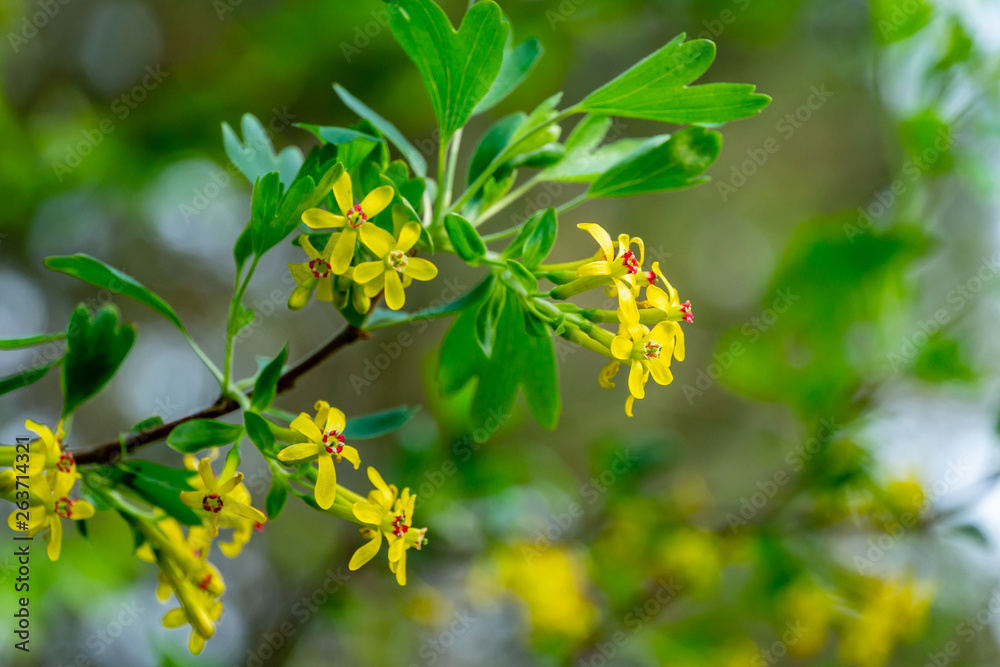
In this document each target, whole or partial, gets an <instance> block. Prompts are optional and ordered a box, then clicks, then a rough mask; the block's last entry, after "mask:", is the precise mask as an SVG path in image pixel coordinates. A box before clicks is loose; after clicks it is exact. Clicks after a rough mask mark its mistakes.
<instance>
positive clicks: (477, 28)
mask: <svg viewBox="0 0 1000 667" xmlns="http://www.w3.org/2000/svg"><path fill="white" fill-rule="evenodd" d="M386 8H387V9H388V11H389V25H390V27H391V28H392V32H393V34H394V35H395V36H396V40H397V41H398V42H399V44H400V46H402V47H403V50H404V51H405V52H406V54H407V55H408V56H409V57H410V60H412V61H413V63H414V64H415V65H416V66H417V70H418V71H419V72H420V77H421V78H422V79H423V81H424V86H425V87H426V88H427V92H428V94H429V95H430V98H431V104H432V106H433V107H434V113H435V115H436V116H437V119H438V127H439V128H440V130H441V141H442V143H445V144H446V143H447V142H448V141H449V140H450V139H451V137H452V135H453V134H455V131H456V130H458V129H459V128H461V127H462V126H463V125H465V123H466V121H467V120H469V117H470V116H471V115H472V112H473V109H475V107H476V105H477V104H478V103H479V102H480V101H481V100H482V99H483V98H484V97H485V96H486V94H487V93H488V92H489V91H490V88H491V87H492V85H493V82H494V81H495V80H496V78H497V74H498V73H499V72H500V66H501V63H502V61H503V50H504V45H505V43H506V41H507V33H508V31H509V29H510V25H509V24H508V23H507V22H506V21H504V19H503V14H502V12H501V11H500V7H499V6H497V4H496V3H495V2H492V1H491V0H485V1H483V2H478V3H476V4H474V5H472V6H471V7H470V8H469V11H468V12H467V13H466V15H465V18H464V19H463V20H462V25H461V26H460V27H459V29H458V31H457V32H456V31H455V30H454V29H453V28H452V25H451V21H449V20H448V16H447V14H445V13H444V10H442V9H441V8H440V7H438V6H437V4H435V3H434V2H432V0H392V1H390V2H387V3H386Z"/></svg>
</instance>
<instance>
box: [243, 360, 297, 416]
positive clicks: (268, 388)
mask: <svg viewBox="0 0 1000 667" xmlns="http://www.w3.org/2000/svg"><path fill="white" fill-rule="evenodd" d="M287 359H288V343H285V346H284V347H282V348H281V352H279V353H278V356H276V357H275V358H274V359H273V360H272V361H271V362H270V363H269V364H268V365H267V366H264V369H263V370H262V371H261V372H260V375H258V376H257V381H256V382H255V383H254V385H253V399H252V401H251V403H250V409H251V410H253V411H254V412H263V411H264V410H267V409H268V408H269V407H271V403H273V402H274V397H275V396H276V395H277V393H278V380H279V379H281V370H282V369H283V368H284V367H285V360H287Z"/></svg>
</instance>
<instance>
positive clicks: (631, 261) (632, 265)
mask: <svg viewBox="0 0 1000 667" xmlns="http://www.w3.org/2000/svg"><path fill="white" fill-rule="evenodd" d="M622 264H623V265H625V268H626V269H628V272H629V273H633V274H635V273H639V258H638V257H636V256H635V253H634V252H632V251H631V250H626V251H625V252H623V253H622Z"/></svg>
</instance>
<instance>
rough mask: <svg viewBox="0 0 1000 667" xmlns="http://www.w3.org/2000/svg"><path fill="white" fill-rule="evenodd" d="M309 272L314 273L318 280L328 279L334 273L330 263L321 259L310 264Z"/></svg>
mask: <svg viewBox="0 0 1000 667" xmlns="http://www.w3.org/2000/svg"><path fill="white" fill-rule="evenodd" d="M309 270H310V271H312V272H313V275H314V276H316V277H317V278H326V277H327V276H329V275H330V271H332V269H331V267H330V263H329V262H328V261H326V260H325V259H320V258H319V257H317V258H316V259H314V260H312V261H311V262H309Z"/></svg>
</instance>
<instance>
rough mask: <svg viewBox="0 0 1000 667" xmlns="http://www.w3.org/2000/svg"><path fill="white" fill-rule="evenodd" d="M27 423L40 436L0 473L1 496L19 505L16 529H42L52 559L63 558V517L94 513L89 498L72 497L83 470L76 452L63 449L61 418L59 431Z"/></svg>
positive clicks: (13, 526) (36, 531)
mask: <svg viewBox="0 0 1000 667" xmlns="http://www.w3.org/2000/svg"><path fill="white" fill-rule="evenodd" d="M24 427H25V428H26V429H28V430H29V431H32V432H34V433H36V434H37V435H38V436H39V439H38V440H35V441H33V442H32V443H30V444H29V445H28V453H27V454H25V453H17V454H15V455H14V460H13V461H12V462H11V463H12V464H13V468H12V469H10V470H4V471H3V472H2V473H0V497H3V498H5V499H6V500H9V501H11V502H13V503H14V504H15V505H16V506H17V509H16V510H15V511H14V512H12V513H11V515H10V517H9V518H8V519H7V525H9V526H10V528H11V529H12V530H17V531H21V532H26V533H27V534H28V536H30V537H33V536H35V535H37V534H39V533H42V536H43V538H44V539H45V541H46V542H47V543H48V545H47V549H46V550H47V553H48V556H49V558H50V559H51V560H59V552H60V550H61V547H62V530H63V528H62V520H63V519H69V520H71V521H80V520H82V519H89V518H90V517H92V516H93V515H94V507H93V505H91V504H90V503H89V502H87V501H86V500H81V499H75V498H70V492H71V491H72V489H73V487H74V486H75V485H76V482H77V480H78V479H80V474H79V473H78V472H77V470H76V461H75V460H74V459H73V455H72V454H71V453H69V452H68V451H64V450H63V440H64V439H65V437H66V434H65V433H64V432H63V425H62V423H61V422H60V423H59V424H58V425H57V427H56V432H55V433H53V432H52V430H51V429H50V428H49V427H47V426H44V425H42V424H37V423H35V422H33V421H31V420H30V419H28V420H25V422H24Z"/></svg>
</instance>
